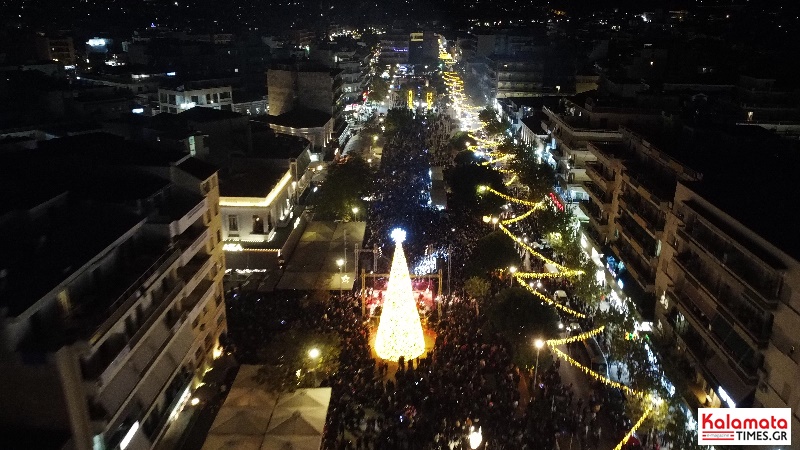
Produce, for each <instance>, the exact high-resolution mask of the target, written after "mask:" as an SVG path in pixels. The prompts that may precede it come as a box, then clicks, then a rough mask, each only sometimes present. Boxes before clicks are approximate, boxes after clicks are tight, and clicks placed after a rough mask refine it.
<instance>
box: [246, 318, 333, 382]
mask: <svg viewBox="0 0 800 450" xmlns="http://www.w3.org/2000/svg"><path fill="white" fill-rule="evenodd" d="M311 349H316V350H318V351H319V356H318V357H316V358H312V357H311V356H309V351H310V350H311ZM340 353H341V342H340V339H339V336H338V335H337V334H336V333H321V332H318V331H315V330H311V329H308V328H300V327H298V328H293V329H290V330H288V331H286V332H283V333H281V334H279V335H277V336H275V338H274V339H273V340H272V342H271V343H270V345H269V346H268V347H266V348H265V349H263V350H262V351H261V355H260V356H261V359H262V360H263V361H265V364H264V366H262V367H261V368H259V370H258V374H257V380H258V381H259V382H260V383H263V384H264V385H265V386H266V388H267V389H268V390H270V391H272V392H290V391H293V390H294V389H296V388H299V387H311V386H312V385H313V384H314V379H315V378H316V379H322V378H325V377H327V376H329V375H331V374H333V373H334V372H336V371H337V370H338V368H339V354H340ZM298 371H300V372H299V373H300V374H299V375H298ZM314 372H316V373H315V374H314V377H310V376H309V374H312V373H314ZM317 376H318V377H317Z"/></svg>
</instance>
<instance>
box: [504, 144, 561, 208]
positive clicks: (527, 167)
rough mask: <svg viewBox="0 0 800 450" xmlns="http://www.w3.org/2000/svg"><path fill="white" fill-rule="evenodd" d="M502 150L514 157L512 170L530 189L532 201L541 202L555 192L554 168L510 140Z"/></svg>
mask: <svg viewBox="0 0 800 450" xmlns="http://www.w3.org/2000/svg"><path fill="white" fill-rule="evenodd" d="M500 150H501V151H503V152H507V153H511V154H513V155H514V158H513V159H512V160H511V163H510V165H511V168H512V169H513V170H514V171H515V172H516V173H517V174H519V180H520V182H521V183H523V184H525V185H526V186H528V189H530V198H531V199H532V200H535V201H538V200H541V199H543V198H545V197H546V196H547V195H548V194H550V193H551V192H553V186H554V185H555V184H556V173H555V171H554V170H553V168H552V167H550V166H549V165H547V164H545V163H543V162H540V161H539V159H538V158H537V156H536V155H535V154H534V153H533V151H531V150H530V149H529V148H526V147H523V146H521V145H514V144H513V143H512V142H511V141H510V140H507V141H506V142H505V143H504V144H503V145H502V146H501V147H500Z"/></svg>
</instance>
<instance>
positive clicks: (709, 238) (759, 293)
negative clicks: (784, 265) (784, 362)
mask: <svg viewBox="0 0 800 450" xmlns="http://www.w3.org/2000/svg"><path fill="white" fill-rule="evenodd" d="M678 236H679V237H681V238H682V239H684V240H685V241H687V242H689V243H690V244H691V245H693V246H694V247H696V248H697V249H698V250H699V251H700V252H702V253H705V254H708V255H710V256H711V257H712V258H714V260H715V261H716V262H717V263H718V264H719V265H721V266H722V267H724V268H725V269H726V270H725V273H726V274H728V276H730V277H731V278H733V279H734V280H736V281H737V282H738V283H741V284H743V285H744V286H745V290H746V293H745V295H746V296H747V297H749V298H752V299H753V300H757V301H758V302H760V303H762V304H763V305H765V306H767V307H770V308H774V307H776V306H777V304H778V299H779V294H780V290H781V277H780V275H779V274H778V273H777V272H776V271H775V270H774V269H769V270H758V269H759V268H760V267H763V266H761V265H760V264H759V263H758V262H757V261H753V258H748V257H747V255H745V254H744V253H743V252H741V251H740V250H738V249H736V248H735V247H734V246H733V245H731V244H730V243H727V242H725V241H724V240H722V239H721V238H720V237H719V236H718V235H715V234H714V233H711V232H710V231H709V230H708V229H703V228H702V227H700V226H698V225H696V224H689V225H687V226H686V227H685V228H684V229H679V230H678Z"/></svg>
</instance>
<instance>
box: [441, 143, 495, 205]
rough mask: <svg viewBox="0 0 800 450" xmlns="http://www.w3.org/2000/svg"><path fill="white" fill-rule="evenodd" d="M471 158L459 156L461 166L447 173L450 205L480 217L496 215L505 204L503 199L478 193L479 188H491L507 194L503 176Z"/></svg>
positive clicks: (458, 165)
mask: <svg viewBox="0 0 800 450" xmlns="http://www.w3.org/2000/svg"><path fill="white" fill-rule="evenodd" d="M470 153H471V152H470ZM469 156H470V155H466V154H459V155H457V159H458V161H459V162H460V164H457V165H456V166H454V167H453V168H452V169H450V170H449V171H448V173H447V181H448V186H449V187H450V191H451V195H450V198H449V199H448V204H452V207H453V208H464V209H467V210H470V211H471V212H473V213H474V214H475V215H476V216H478V217H480V216H482V215H488V214H494V213H496V212H497V210H498V208H500V205H502V204H503V203H504V201H503V199H501V198H500V197H498V196H496V195H493V194H482V193H480V192H479V191H478V187H479V186H489V187H491V188H493V189H495V190H497V191H500V192H505V190H506V187H505V185H504V184H503V176H502V175H501V174H500V172H498V171H496V170H494V169H492V168H491V167H489V166H481V165H478V164H477V160H476V159H474V158H473V159H470V158H469Z"/></svg>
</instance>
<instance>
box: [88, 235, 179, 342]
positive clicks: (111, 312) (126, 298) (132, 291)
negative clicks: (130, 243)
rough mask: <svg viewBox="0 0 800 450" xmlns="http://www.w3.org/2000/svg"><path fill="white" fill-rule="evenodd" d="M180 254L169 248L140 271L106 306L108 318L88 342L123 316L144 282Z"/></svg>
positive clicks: (107, 329) (175, 249)
mask: <svg viewBox="0 0 800 450" xmlns="http://www.w3.org/2000/svg"><path fill="white" fill-rule="evenodd" d="M178 256H180V250H179V249H177V248H170V249H169V250H167V251H166V252H165V253H164V254H163V255H161V257H159V258H158V260H156V262H154V263H153V264H152V265H151V266H150V267H149V268H148V269H146V270H145V271H144V273H142V275H141V276H139V278H137V279H136V280H135V281H134V282H133V283H131V284H130V286H129V287H128V288H127V289H126V290H125V292H123V293H122V294H121V295H120V296H119V297H118V298H117V300H116V301H114V303H112V304H111V306H109V307H108V308H106V312H107V315H108V318H107V319H105V320H104V321H103V322H102V323H101V324H100V326H98V327H97V329H96V331H95V332H94V333H93V334H92V336H91V337H90V338H89V344H91V345H94V344H96V343H97V342H98V341H99V340H100V339H101V338H102V337H103V336H105V334H106V333H108V331H109V330H110V329H111V328H113V327H114V325H116V323H117V322H119V320H120V319H121V318H122V316H124V315H125V314H126V313H127V312H128V311H129V310H130V308H131V307H132V306H133V305H134V304H135V303H136V302H137V301H138V300H139V299H140V298H141V295H139V294H138V293H137V291H139V290H140V289H142V288H143V287H144V286H143V284H144V282H145V281H147V279H149V278H150V277H152V276H153V275H155V274H161V273H163V272H165V271H166V270H167V268H168V267H169V266H170V265H172V263H173V262H175V261H176V260H177V259H178Z"/></svg>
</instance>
